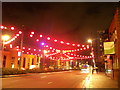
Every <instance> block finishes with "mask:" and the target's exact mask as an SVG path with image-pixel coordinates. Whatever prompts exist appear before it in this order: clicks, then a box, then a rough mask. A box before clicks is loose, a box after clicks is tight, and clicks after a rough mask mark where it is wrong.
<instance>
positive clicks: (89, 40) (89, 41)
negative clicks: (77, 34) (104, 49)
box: [88, 39, 96, 68]
mask: <svg viewBox="0 0 120 90" xmlns="http://www.w3.org/2000/svg"><path fill="white" fill-rule="evenodd" d="M88 43H90V44H91V54H92V57H93V63H94V68H95V67H96V65H95V60H94V52H93V45H92V39H88Z"/></svg>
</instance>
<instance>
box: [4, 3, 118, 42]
mask: <svg viewBox="0 0 120 90" xmlns="http://www.w3.org/2000/svg"><path fill="white" fill-rule="evenodd" d="M2 6H3V7H2V12H3V13H2V19H3V21H2V22H3V25H5V26H15V27H16V28H21V27H22V25H24V32H26V33H29V32H30V31H35V32H37V33H40V34H43V35H49V36H51V37H53V38H57V39H58V40H64V41H68V42H72V43H85V42H86V40H87V39H88V38H91V37H92V38H95V36H96V33H97V31H99V30H106V29H108V27H109V25H110V23H111V20H112V18H113V15H114V12H115V10H116V6H117V3H115V2H111V3H110V2H106V3H105V2H103V3H100V2H96V3H93V2H91V3H88V2H63V3H62V2H61V3H60V2H36V3H33V2H31V3H30V2H26V3H25V2H23V3H22V2H17V3H15V2H4V3H2ZM26 35H27V34H26Z"/></svg>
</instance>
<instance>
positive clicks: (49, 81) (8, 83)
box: [2, 71, 88, 88]
mask: <svg viewBox="0 0 120 90" xmlns="http://www.w3.org/2000/svg"><path fill="white" fill-rule="evenodd" d="M87 75H88V74H86V73H81V72H80V71H62V72H50V73H37V74H31V75H29V76H22V77H9V78H2V88H82V86H83V83H84V81H85V78H86V77H87Z"/></svg>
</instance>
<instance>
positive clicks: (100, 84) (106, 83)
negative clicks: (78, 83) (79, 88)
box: [86, 72, 118, 88]
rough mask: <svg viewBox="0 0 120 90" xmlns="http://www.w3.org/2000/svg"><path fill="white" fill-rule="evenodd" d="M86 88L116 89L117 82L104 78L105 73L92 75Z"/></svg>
mask: <svg viewBox="0 0 120 90" xmlns="http://www.w3.org/2000/svg"><path fill="white" fill-rule="evenodd" d="M86 88H118V82H117V81H115V80H113V79H111V78H110V77H108V76H106V75H105V73H102V72H100V73H98V74H97V73H94V74H90V75H89V80H87V82H86Z"/></svg>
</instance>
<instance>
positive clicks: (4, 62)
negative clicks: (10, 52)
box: [3, 55, 7, 67]
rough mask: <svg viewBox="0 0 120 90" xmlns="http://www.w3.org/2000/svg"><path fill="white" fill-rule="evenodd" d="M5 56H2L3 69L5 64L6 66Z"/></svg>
mask: <svg viewBox="0 0 120 90" xmlns="http://www.w3.org/2000/svg"><path fill="white" fill-rule="evenodd" d="M6 58H7V57H6V56H5V55H4V57H3V67H5V64H6Z"/></svg>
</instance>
